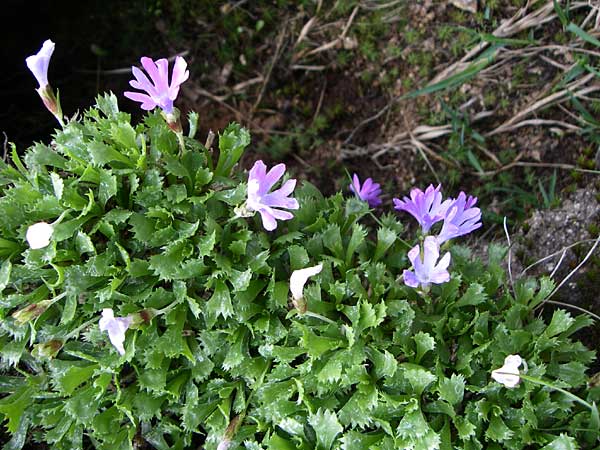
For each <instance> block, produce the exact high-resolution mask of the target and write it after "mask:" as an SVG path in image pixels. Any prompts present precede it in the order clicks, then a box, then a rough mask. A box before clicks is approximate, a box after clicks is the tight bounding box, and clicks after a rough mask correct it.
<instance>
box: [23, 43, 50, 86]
mask: <svg viewBox="0 0 600 450" xmlns="http://www.w3.org/2000/svg"><path fill="white" fill-rule="evenodd" d="M52 53H54V42H52V41H51V40H50V39H47V40H46V41H44V44H43V45H42V48H41V49H40V51H39V52H37V53H36V54H35V55H32V56H29V57H27V58H26V59H25V62H26V63H27V67H29V70H31V73H33V76H34V77H35V79H36V80H37V82H38V84H39V85H40V87H39V89H44V88H45V87H46V86H48V66H49V65H50V58H51V57H52Z"/></svg>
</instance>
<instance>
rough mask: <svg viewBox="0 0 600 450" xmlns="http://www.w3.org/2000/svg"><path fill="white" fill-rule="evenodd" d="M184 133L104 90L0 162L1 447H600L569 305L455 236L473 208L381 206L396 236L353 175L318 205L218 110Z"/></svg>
mask: <svg viewBox="0 0 600 450" xmlns="http://www.w3.org/2000/svg"><path fill="white" fill-rule="evenodd" d="M161 64H162V63H160V61H159V62H157V65H158V67H159V68H160V67H162V66H161ZM179 64H180V66H179V69H178V70H179V73H180V75H178V76H174V79H175V80H181V79H182V78H185V77H184V76H183V75H181V73H182V70H184V69H183V68H182V65H181V63H179ZM145 66H146V65H145ZM164 66H165V68H164V70H163V69H161V70H163V72H161V73H162V74H163V75H165V73H166V64H164ZM149 67H150V66H148V67H146V69H147V70H148V72H149V74H150V75H151V77H152V78H153V79H154V82H155V87H158V84H159V83H158V80H159V79H160V80H163V81H164V83H163V84H164V86H163V88H164V89H165V90H163V91H162V93H163V94H164V93H165V92H167V91H168V90H170V89H173V84H171V85H169V84H168V83H167V82H166V78H165V77H163V75H161V77H162V78H156V77H154V76H153V74H152V70H153V69H152V68H149ZM176 67H177V63H176ZM165 76H166V75H165ZM136 78H137V79H138V86H139V87H142V84H143V85H145V84H146V83H145V81H146V80H144V78H143V77H141V76H140V73H138V74H137V75H136ZM161 83H162V81H161ZM175 84H176V83H175ZM138 86H134V87H138ZM165 86H166V87H165ZM163 88H161V89H163ZM143 89H144V90H147V92H148V95H149V96H150V98H151V99H152V102H153V103H152V104H150V103H147V104H146V106H147V107H148V108H147V109H151V107H154V103H156V105H158V106H160V107H161V109H162V110H163V112H165V109H164V105H163V104H161V103H160V101H159V99H162V100H165V98H167V99H168V101H166V100H165V101H166V103H167V104H168V105H167V106H169V107H170V106H172V104H171V103H169V101H173V100H174V98H171V97H169V96H167V97H161V93H158V94H157V95H154V93H153V92H152V91H151V90H150V87H149V86H146V87H143ZM169 92H170V91H169ZM142 95H144V94H142ZM130 97H131V96H130ZM140 99H141V98H140ZM162 100H161V101H162ZM144 101H148V102H150V101H149V100H147V99H145V100H144ZM167 114H168V112H167ZM196 119H197V115H195V114H191V115H190V123H191V127H190V128H191V129H192V130H194V129H195V120H196ZM174 131H175V132H174ZM178 133H180V134H178ZM193 135H194V132H193V131H192V132H191V133H189V134H188V135H187V136H184V135H183V131H182V130H173V127H172V124H169V123H167V121H166V120H165V118H164V117H163V116H161V113H160V112H158V111H155V112H150V113H149V115H148V116H146V117H145V119H144V120H143V121H142V123H139V124H132V123H131V122H130V117H129V115H128V114H125V113H123V112H120V111H119V107H118V101H117V98H116V96H114V95H112V94H107V95H104V96H101V97H99V98H98V99H97V102H96V105H95V106H93V107H92V108H90V109H89V110H88V111H86V112H85V113H83V115H82V117H81V119H80V120H71V121H68V122H66V123H64V127H63V128H62V129H61V130H59V131H57V132H56V133H55V134H54V136H53V137H52V140H51V141H50V144H49V145H45V144H42V143H38V144H35V145H33V146H32V147H31V148H29V149H28V150H27V151H26V152H25V153H24V155H23V157H20V156H19V155H18V154H17V151H16V149H14V148H13V151H12V152H11V154H10V163H4V162H1V163H0V180H1V181H2V196H1V198H0V231H1V239H0V255H1V257H2V265H1V266H0V291H1V296H0V318H1V320H0V348H1V350H0V356H1V364H2V371H3V373H2V376H1V378H0V380H1V383H0V392H1V394H0V395H1V398H0V418H1V419H2V420H3V424H4V426H5V427H6V431H7V434H8V435H9V436H10V438H9V439H10V440H8V442H6V443H5V444H4V447H3V448H4V449H11V450H12V449H20V448H23V447H24V446H26V445H31V446H33V447H35V446H37V445H39V446H44V445H45V446H47V447H50V448H53V449H58V450H61V449H64V450H72V449H84V448H85V449H92V448H96V449H158V450H167V449H199V448H203V449H208V450H215V449H218V450H227V449H229V450H233V449H248V450H260V449H263V450H266V449H272V450H294V449H299V450H312V449H317V450H366V449H368V450H393V449H414V450H426V449H427V450H438V449H439V450H445V449H454V448H461V449H469V450H470V449H473V450H474V449H498V450H499V449H534V448H540V449H541V448H543V449H548V450H553V449H554V450H559V449H578V448H582V449H583V448H590V449H591V448H596V447H597V445H598V443H599V440H598V439H599V433H598V428H599V419H598V409H597V407H596V403H595V402H597V401H598V399H599V397H600V388H598V387H597V386H596V385H595V384H594V383H593V382H591V381H590V379H589V378H588V375H587V372H586V370H587V368H588V366H589V364H590V363H591V362H592V361H593V360H594V357H595V356H594V352H592V351H590V350H588V349H586V348H585V347H584V346H583V345H582V344H581V343H580V342H578V341H574V340H572V336H573V334H574V333H575V332H576V331H578V330H580V329H582V328H584V327H585V326H587V325H589V324H590V319H588V318H587V317H586V316H579V317H572V316H571V315H570V314H569V313H567V312H565V311H562V310H557V311H555V312H554V313H553V315H552V316H551V318H550V319H549V320H548V321H546V320H544V319H543V318H541V317H539V315H538V314H536V313H535V312H534V309H535V308H536V307H537V306H539V305H540V304H541V303H542V302H543V301H544V300H545V298H546V297H547V296H548V295H549V294H550V292H551V291H552V289H553V287H554V286H553V283H552V281H551V280H550V279H547V278H542V279H540V280H533V279H527V280H520V281H518V282H516V283H515V284H514V286H512V285H511V284H510V283H508V282H507V276H506V274H505V272H504V270H503V268H502V261H503V258H504V257H505V253H506V249H504V248H502V247H499V246H496V245H490V247H489V255H488V257H487V260H486V261H485V262H482V261H479V260H478V259H475V258H472V256H471V252H470V251H469V249H467V248H465V247H461V246H459V245H458V243H457V242H456V241H457V240H458V238H459V236H464V235H465V234H467V233H469V232H472V231H474V230H476V229H477V228H479V227H481V226H482V223H481V221H480V218H481V212H480V211H479V209H478V208H475V207H474V204H475V201H476V199H472V198H470V197H467V196H466V195H465V194H462V193H461V194H459V196H458V197H457V198H456V199H452V198H450V199H447V200H443V196H442V192H441V187H437V188H433V187H432V186H431V187H430V188H427V189H426V191H425V192H423V191H420V190H414V191H413V192H412V193H411V197H410V198H408V197H406V198H405V199H404V201H400V200H397V201H396V202H395V203H396V207H397V208H398V209H401V210H404V211H407V212H409V213H410V214H412V215H413V216H414V217H415V219H416V220H418V221H419V223H420V224H421V227H422V236H415V235H412V234H411V233H406V232H405V231H404V227H403V225H402V221H403V220H404V216H403V215H400V214H399V213H397V212H395V211H393V208H392V205H389V206H386V205H384V204H379V203H378V205H379V206H378V208H377V210H372V209H370V207H371V206H377V205H374V204H373V202H372V200H373V198H374V197H377V198H378V196H379V193H380V192H379V191H378V189H379V186H376V184H375V183H373V182H372V180H371V183H369V184H368V180H367V182H365V183H364V184H363V185H362V186H361V185H360V183H359V180H358V177H356V181H355V183H353V185H352V186H353V189H352V190H353V192H354V195H351V196H346V197H344V195H343V194H342V193H338V194H335V195H333V196H331V197H324V196H323V195H322V194H321V193H320V192H319V191H318V189H316V188H315V187H314V186H312V185H310V184H309V183H300V185H299V186H297V185H296V180H294V179H290V178H289V177H288V175H287V174H286V173H285V166H283V165H276V166H274V167H272V168H271V169H269V168H268V167H267V166H266V165H265V164H264V163H262V161H257V162H256V163H254V165H253V167H252V169H251V170H250V171H249V173H246V172H245V171H244V170H243V169H242V168H240V167H239V166H238V165H237V163H238V161H239V160H240V158H241V156H242V153H243V152H244V150H245V149H246V148H247V147H248V146H249V145H250V135H249V133H248V132H247V131H246V130H245V129H244V128H242V127H240V126H239V125H236V124H232V125H230V126H229V127H227V128H226V129H225V130H224V131H222V132H221V134H220V135H219V139H218V148H216V149H212V148H205V147H204V146H203V145H202V144H200V143H199V142H198V141H196V140H195V139H194V136H193ZM365 186H369V187H368V188H366V189H365ZM375 193H376V194H375ZM370 200H371V201H370ZM386 210H387V212H386ZM257 213H258V214H257ZM373 214H378V217H376V219H377V220H375V221H374V220H373V216H372V215H373ZM373 223H376V225H372V224H373ZM444 230H446V231H444ZM441 245H443V247H444V250H442V249H441V248H440V246H441ZM442 253H443V256H442V257H441V259H440V258H439V257H440V254H442ZM517 358H518V359H517Z"/></svg>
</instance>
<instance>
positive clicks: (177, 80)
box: [124, 56, 190, 114]
mask: <svg viewBox="0 0 600 450" xmlns="http://www.w3.org/2000/svg"><path fill="white" fill-rule="evenodd" d="M141 62H142V66H143V67H144V69H146V72H148V75H150V80H149V79H148V77H147V76H146V74H145V73H144V72H142V71H141V70H140V69H138V68H137V67H135V66H134V67H132V71H133V76H134V77H135V80H131V81H130V82H129V84H130V85H131V87H133V88H135V89H139V90H140V91H145V92H146V93H145V94H142V93H141V92H130V91H128V92H125V93H124V95H125V97H127V98H129V99H131V100H133V101H136V102H140V103H141V104H142V105H141V108H142V109H145V110H146V111H150V110H152V109H154V108H156V107H157V106H160V108H162V110H163V111H164V112H165V113H166V114H172V113H173V101H174V100H175V99H176V98H177V94H179V86H180V85H181V84H182V83H183V82H184V81H185V80H187V79H188V77H189V76H190V73H189V71H188V70H187V63H186V62H185V59H183V58H182V57H181V56H178V57H176V58H175V65H174V67H173V74H172V76H171V83H170V84H169V62H168V61H167V60H166V59H164V58H163V59H159V60H158V61H156V62H154V61H153V60H152V59H151V58H148V57H147V56H144V57H143V58H142V59H141Z"/></svg>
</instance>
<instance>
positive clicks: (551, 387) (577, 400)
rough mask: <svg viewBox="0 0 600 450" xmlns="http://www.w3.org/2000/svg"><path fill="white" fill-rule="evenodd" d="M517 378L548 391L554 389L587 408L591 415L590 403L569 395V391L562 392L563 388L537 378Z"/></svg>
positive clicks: (520, 375)
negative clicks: (544, 387) (546, 388)
mask: <svg viewBox="0 0 600 450" xmlns="http://www.w3.org/2000/svg"><path fill="white" fill-rule="evenodd" d="M519 377H521V378H522V379H523V380H527V381H531V382H532V383H535V384H539V385H542V386H546V387H549V388H550V389H554V390H555V391H558V392H560V393H562V394H564V395H566V396H567V397H569V398H570V399H571V400H573V401H575V402H577V403H579V404H581V405H583V406H585V407H586V408H589V410H590V411H591V412H592V413H593V412H594V409H595V407H594V406H593V405H591V404H590V403H588V402H586V401H585V400H584V399H582V398H581V397H578V396H576V395H575V394H572V393H570V392H569V391H566V390H564V389H563V388H560V387H558V386H556V385H554V384H552V383H549V382H547V381H544V380H540V379H539V378H534V377H530V376H529V375H523V374H519Z"/></svg>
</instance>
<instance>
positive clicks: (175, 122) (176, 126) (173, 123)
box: [162, 108, 183, 134]
mask: <svg viewBox="0 0 600 450" xmlns="http://www.w3.org/2000/svg"><path fill="white" fill-rule="evenodd" d="M162 115H163V117H164V118H165V121H166V122H167V125H168V126H169V128H170V129H171V130H172V131H173V132H174V133H176V134H182V133H183V128H182V126H181V120H179V116H180V114H179V110H178V109H177V108H173V111H172V112H170V113H166V112H164V111H163V112H162Z"/></svg>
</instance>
